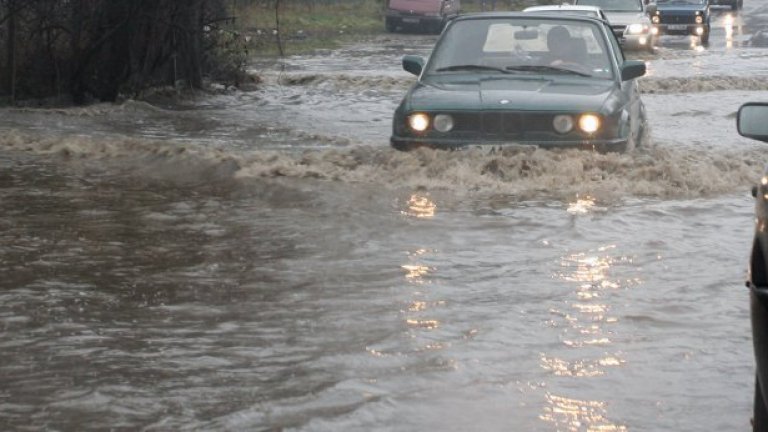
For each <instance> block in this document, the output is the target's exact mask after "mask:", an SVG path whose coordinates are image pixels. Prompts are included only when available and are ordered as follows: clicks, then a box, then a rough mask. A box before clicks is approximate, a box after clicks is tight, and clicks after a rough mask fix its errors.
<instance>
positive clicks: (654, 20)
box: [651, 15, 661, 24]
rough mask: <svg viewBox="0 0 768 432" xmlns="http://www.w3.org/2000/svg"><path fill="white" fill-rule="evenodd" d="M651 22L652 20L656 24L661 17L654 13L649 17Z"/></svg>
mask: <svg viewBox="0 0 768 432" xmlns="http://www.w3.org/2000/svg"><path fill="white" fill-rule="evenodd" d="M651 22H653V23H654V24H658V23H659V22H661V17H660V16H658V15H654V16H653V17H652V18H651Z"/></svg>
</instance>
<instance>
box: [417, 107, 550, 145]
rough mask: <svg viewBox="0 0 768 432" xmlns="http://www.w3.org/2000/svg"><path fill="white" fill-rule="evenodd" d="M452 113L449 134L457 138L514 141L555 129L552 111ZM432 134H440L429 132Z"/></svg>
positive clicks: (546, 133)
mask: <svg viewBox="0 0 768 432" xmlns="http://www.w3.org/2000/svg"><path fill="white" fill-rule="evenodd" d="M452 115H453V118H454V128H453V130H452V131H451V132H450V135H451V137H453V138H456V139H467V140H473V139H487V140H494V141H504V140H509V141H514V140H520V139H528V138H530V137H531V136H541V135H542V134H544V135H549V134H554V133H555V132H554V130H553V129H552V119H553V118H554V114H550V113H523V112H503V111H484V112H477V113H452ZM430 135H434V136H439V135H440V134H439V133H438V132H430Z"/></svg>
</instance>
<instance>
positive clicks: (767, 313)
mask: <svg viewBox="0 0 768 432" xmlns="http://www.w3.org/2000/svg"><path fill="white" fill-rule="evenodd" d="M736 127H737V129H738V131H739V134H741V135H742V136H745V137H748V138H752V139H756V140H759V141H763V142H768V103H756V102H750V103H746V104H744V105H742V106H741V108H739V112H738V114H737V116H736ZM752 195H753V196H754V197H755V216H756V219H755V220H756V225H755V235H754V239H753V241H752V254H751V256H750V260H749V279H748V280H747V287H749V293H750V294H749V297H750V316H751V321H752V343H753V346H754V352H755V364H756V366H757V368H756V369H757V370H756V373H755V397H754V406H753V411H754V413H753V419H752V422H753V430H754V431H768V406H767V405H766V401H767V400H766V397H765V396H766V395H768V260H767V259H766V258H768V228H767V226H768V225H766V224H767V223H768V167H766V169H765V170H764V171H763V176H762V178H761V180H760V183H759V184H758V185H757V186H755V187H754V188H753V189H752Z"/></svg>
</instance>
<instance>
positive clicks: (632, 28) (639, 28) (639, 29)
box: [627, 23, 646, 34]
mask: <svg viewBox="0 0 768 432" xmlns="http://www.w3.org/2000/svg"><path fill="white" fill-rule="evenodd" d="M627 30H628V31H629V33H630V34H640V33H643V32H644V31H645V30H646V28H645V26H644V25H642V24H639V23H635V24H630V25H629V27H627Z"/></svg>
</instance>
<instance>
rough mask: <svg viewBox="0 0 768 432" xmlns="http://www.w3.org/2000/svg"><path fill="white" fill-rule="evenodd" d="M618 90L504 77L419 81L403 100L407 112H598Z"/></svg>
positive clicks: (591, 83)
mask: <svg viewBox="0 0 768 432" xmlns="http://www.w3.org/2000/svg"><path fill="white" fill-rule="evenodd" d="M618 91H619V90H618V89H617V86H616V85H615V84H614V82H613V81H610V80H589V79H583V80H582V79H569V80H562V79H558V80H555V79H530V78H528V79H522V78H507V77H504V78H484V79H479V80H471V81H452V82H429V83H427V82H419V83H417V84H416V85H415V86H414V87H413V88H412V89H411V91H410V93H409V96H408V97H407V99H406V109H407V110H408V111H421V110H424V111H435V110H446V111H479V110H505V111H507V110H519V111H564V112H574V111H575V112H584V111H593V112H601V111H602V109H603V108H604V107H605V105H606V103H607V101H609V100H613V101H615V100H618V99H619V98H618V96H617V95H615V94H614V93H615V92H618ZM611 96H614V97H611ZM610 109H612V108H610Z"/></svg>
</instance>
